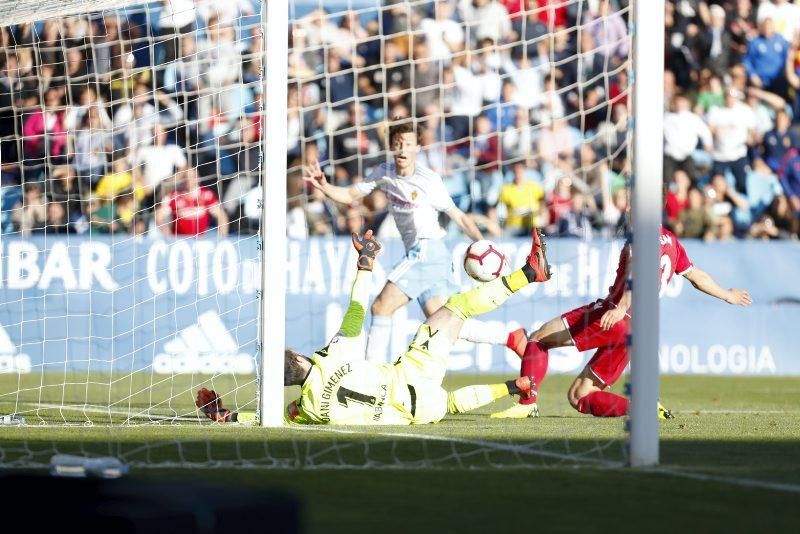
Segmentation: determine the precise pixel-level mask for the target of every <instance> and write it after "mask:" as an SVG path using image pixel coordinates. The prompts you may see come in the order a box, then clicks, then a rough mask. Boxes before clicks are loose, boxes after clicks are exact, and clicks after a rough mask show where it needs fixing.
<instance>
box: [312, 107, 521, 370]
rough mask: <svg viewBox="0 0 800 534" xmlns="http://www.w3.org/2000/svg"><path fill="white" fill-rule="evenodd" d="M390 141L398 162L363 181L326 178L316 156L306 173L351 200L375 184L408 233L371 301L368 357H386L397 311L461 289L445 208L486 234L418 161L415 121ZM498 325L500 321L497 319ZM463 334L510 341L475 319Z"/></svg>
mask: <svg viewBox="0 0 800 534" xmlns="http://www.w3.org/2000/svg"><path fill="white" fill-rule="evenodd" d="M389 145H390V148H391V151H392V154H393V155H394V163H393V164H391V163H389V164H387V163H384V164H381V165H379V166H378V167H376V168H375V170H373V172H372V173H371V174H370V176H369V177H367V178H366V179H365V180H364V181H363V182H360V183H357V184H354V185H352V186H350V187H340V186H336V185H333V184H331V183H329V182H328V181H327V179H326V178H325V174H324V173H323V172H322V169H321V168H320V166H319V163H318V162H316V161H314V162H311V164H310V165H309V166H308V167H307V168H306V169H305V179H306V181H308V182H309V183H310V184H311V185H312V186H313V187H315V188H316V189H319V190H320V191H322V192H323V193H324V194H325V195H326V196H328V197H329V198H331V199H333V200H334V201H336V202H339V203H341V204H348V205H349V204H352V203H354V202H357V201H359V200H361V199H362V198H364V197H365V196H366V195H368V194H370V193H371V192H373V191H374V190H376V189H380V190H382V191H384V192H385V193H386V196H387V199H388V202H389V212H390V213H391V214H392V216H393V217H394V220H395V223H396V225H397V229H398V230H399V231H400V234H401V236H402V238H403V245H404V246H405V249H406V254H405V256H404V257H403V259H402V260H401V261H400V262H399V263H398V264H397V265H396V266H395V267H394V269H393V270H392V271H391V272H390V273H389V275H388V277H387V281H386V285H384V287H383V289H382V290H381V292H380V294H379V295H378V296H377V297H376V298H375V301H374V302H373V303H372V307H371V311H372V324H371V326H370V330H369V336H368V339H367V359H368V360H376V361H381V362H383V361H386V358H387V356H388V352H389V339H390V337H391V329H392V320H391V317H392V315H394V313H395V312H396V311H397V310H398V309H400V308H402V307H403V306H405V305H406V304H407V303H408V302H409V301H410V300H412V299H415V300H416V301H417V302H418V303H419V305H420V307H421V308H422V311H423V313H424V314H425V317H430V315H431V314H432V313H433V312H435V311H436V310H438V309H439V308H441V307H442V305H443V304H444V302H445V300H446V299H447V296H448V295H450V294H452V293H454V292H455V291H457V289H458V288H457V286H456V285H455V282H454V280H453V263H452V256H451V254H450V251H449V250H448V249H447V246H446V245H445V243H444V241H443V238H444V237H445V235H446V232H445V230H444V229H443V228H442V227H441V226H440V225H439V212H444V213H446V214H447V215H448V216H449V217H450V218H451V219H452V220H453V221H454V222H455V223H456V224H457V225H458V226H459V227H460V228H461V229H462V230H463V232H464V233H465V234H466V235H467V236H468V237H469V238H471V239H473V240H476V241H477V240H479V239H483V235H482V234H481V231H480V230H479V229H478V227H477V226H476V225H475V223H474V222H472V220H471V219H470V218H469V217H468V216H467V215H466V214H465V213H464V212H463V211H461V210H460V209H458V207H456V205H455V204H454V203H453V199H451V198H450V195H449V194H448V193H447V189H446V187H445V185H444V183H443V182H442V178H441V177H440V176H439V175H438V174H436V173H435V172H433V171H432V170H430V169H427V168H425V167H423V166H422V165H419V164H417V154H418V152H419V143H418V136H417V132H416V130H415V127H414V126H413V124H412V123H410V122H405V123H401V124H398V125H395V126H392V127H391V128H390V129H389ZM498 326H499V325H498ZM461 338H463V339H467V340H469V341H474V342H476V343H494V344H500V345H502V344H505V343H506V342H507V340H508V333H507V332H503V331H502V328H499V327H498V328H491V327H489V325H487V324H486V323H483V322H481V321H477V320H475V319H470V320H468V321H466V322H465V323H464V325H463V327H462V329H461Z"/></svg>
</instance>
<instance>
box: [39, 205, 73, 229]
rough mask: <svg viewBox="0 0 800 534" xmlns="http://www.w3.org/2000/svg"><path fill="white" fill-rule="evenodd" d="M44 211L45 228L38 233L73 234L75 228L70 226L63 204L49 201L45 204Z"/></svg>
mask: <svg viewBox="0 0 800 534" xmlns="http://www.w3.org/2000/svg"><path fill="white" fill-rule="evenodd" d="M46 210H47V216H46V219H45V226H44V228H40V229H39V231H46V232H47V233H52V234H67V233H75V228H74V226H73V225H72V224H70V223H71V221H70V220H69V214H68V213H67V209H66V206H65V205H64V203H63V202H57V201H50V202H48V203H47V207H46Z"/></svg>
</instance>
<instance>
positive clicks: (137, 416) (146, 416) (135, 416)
mask: <svg viewBox="0 0 800 534" xmlns="http://www.w3.org/2000/svg"><path fill="white" fill-rule="evenodd" d="M36 406H38V407H39V408H42V409H46V410H64V411H68V412H86V413H97V414H107V415H121V416H125V417H128V418H129V419H155V420H157V421H175V420H178V421H197V420H198V418H197V417H196V416H195V417H192V416H187V415H175V416H171V415H153V414H145V413H142V412H137V413H134V412H128V411H125V410H115V409H112V408H101V407H97V406H81V405H69V404H37V405H36ZM26 413H27V412H21V413H20V415H22V416H23V417H24V416H25V415H26ZM30 426H34V425H30Z"/></svg>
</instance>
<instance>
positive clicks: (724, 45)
mask: <svg viewBox="0 0 800 534" xmlns="http://www.w3.org/2000/svg"><path fill="white" fill-rule="evenodd" d="M709 11H710V17H711V23H710V24H709V26H708V30H707V32H706V42H707V44H706V46H705V50H704V52H705V53H706V61H705V64H706V67H708V68H709V69H710V70H711V72H713V73H714V74H715V75H716V76H724V75H725V73H726V72H727V71H728V67H730V66H731V64H732V63H733V61H734V58H735V55H736V50H735V48H734V46H733V38H732V37H731V34H730V32H729V31H728V29H727V28H726V27H725V8H723V7H722V6H721V5H719V4H712V5H711V6H710V7H709Z"/></svg>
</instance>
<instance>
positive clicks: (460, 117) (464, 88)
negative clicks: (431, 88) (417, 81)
mask: <svg viewBox="0 0 800 534" xmlns="http://www.w3.org/2000/svg"><path fill="white" fill-rule="evenodd" d="M467 58H468V56H467V55H466V54H459V55H456V56H455V57H453V64H452V69H451V70H450V71H448V73H447V74H449V76H447V74H446V77H445V83H447V84H453V85H451V86H450V87H452V89H451V91H452V96H451V101H450V110H449V111H450V113H449V115H448V116H447V117H446V119H445V122H446V124H447V127H448V129H449V132H450V133H449V135H448V136H447V139H448V140H452V141H456V142H464V141H465V140H466V138H467V136H469V135H470V130H471V127H470V126H471V123H472V121H473V120H474V118H475V117H477V116H478V115H479V114H480V112H481V109H482V107H483V91H482V87H481V84H480V83H479V82H478V78H477V77H476V76H475V74H474V73H473V72H472V67H471V65H470V64H469V63H468V62H467Z"/></svg>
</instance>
